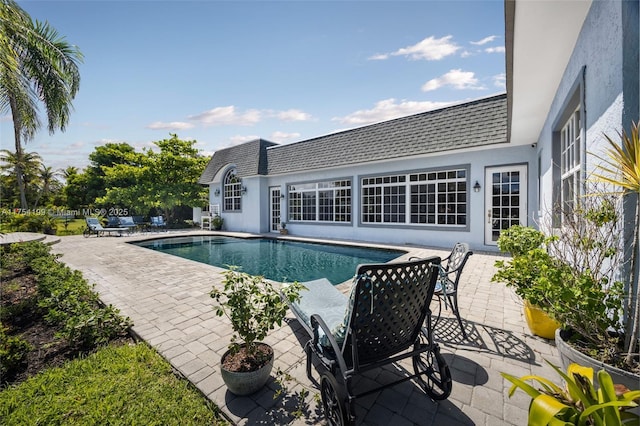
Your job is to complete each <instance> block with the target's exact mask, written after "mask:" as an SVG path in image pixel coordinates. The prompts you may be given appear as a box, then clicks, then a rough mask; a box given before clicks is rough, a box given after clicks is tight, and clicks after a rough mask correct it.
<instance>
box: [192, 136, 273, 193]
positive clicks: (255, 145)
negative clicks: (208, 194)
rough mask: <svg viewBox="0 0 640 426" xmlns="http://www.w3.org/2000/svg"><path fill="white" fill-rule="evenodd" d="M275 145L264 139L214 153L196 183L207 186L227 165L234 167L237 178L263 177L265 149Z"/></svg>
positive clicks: (265, 166)
mask: <svg viewBox="0 0 640 426" xmlns="http://www.w3.org/2000/svg"><path fill="white" fill-rule="evenodd" d="M273 145H277V144H276V143H274V142H269V141H266V140H264V139H256V140H253V141H251V142H247V143H243V144H242V145H236V146H232V147H230V148H225V149H221V150H218V151H216V152H214V154H213V156H212V157H211V160H209V163H208V164H207V167H206V168H205V170H204V172H203V173H202V176H200V179H199V180H198V183H201V184H208V183H210V182H212V181H213V179H214V177H215V176H216V174H217V173H218V172H219V171H220V169H222V168H223V167H226V166H228V165H229V164H234V165H235V166H236V173H237V175H238V177H245V176H253V175H264V174H266V173H267V154H266V150H267V147H270V146H273Z"/></svg>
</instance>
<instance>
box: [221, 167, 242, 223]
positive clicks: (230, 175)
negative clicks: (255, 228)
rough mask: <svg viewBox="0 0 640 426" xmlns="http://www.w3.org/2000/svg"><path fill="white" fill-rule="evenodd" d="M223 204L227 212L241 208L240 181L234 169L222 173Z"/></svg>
mask: <svg viewBox="0 0 640 426" xmlns="http://www.w3.org/2000/svg"><path fill="white" fill-rule="evenodd" d="M222 195H223V205H224V210H225V211H227V212H236V211H240V210H241V208H242V181H241V180H240V178H239V177H238V176H237V175H236V169H235V168H233V169H229V171H227V173H226V174H225V175H224V191H223V194H222Z"/></svg>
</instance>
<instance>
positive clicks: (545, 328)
mask: <svg viewBox="0 0 640 426" xmlns="http://www.w3.org/2000/svg"><path fill="white" fill-rule="evenodd" d="M524 317H525V319H526V320H527V325H528V326H529V330H531V332H532V333H533V334H535V335H536V336H540V337H544V338H545V339H553V338H555V335H556V330H557V329H558V328H560V323H558V322H557V321H555V320H553V319H551V317H549V315H547V314H546V313H544V312H543V311H542V310H540V308H538V307H537V306H535V305H532V304H531V303H529V302H528V301H526V300H525V302H524Z"/></svg>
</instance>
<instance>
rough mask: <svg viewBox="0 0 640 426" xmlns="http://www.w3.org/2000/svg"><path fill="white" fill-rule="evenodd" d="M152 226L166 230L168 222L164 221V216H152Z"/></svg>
mask: <svg viewBox="0 0 640 426" xmlns="http://www.w3.org/2000/svg"><path fill="white" fill-rule="evenodd" d="M151 227H152V228H157V229H160V228H163V229H164V230H165V231H166V229H167V222H165V221H164V217H162V216H151Z"/></svg>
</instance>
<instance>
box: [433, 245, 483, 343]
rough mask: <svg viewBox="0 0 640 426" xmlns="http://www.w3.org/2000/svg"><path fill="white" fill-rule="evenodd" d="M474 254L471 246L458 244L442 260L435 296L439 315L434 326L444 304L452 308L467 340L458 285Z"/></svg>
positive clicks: (438, 317) (437, 317)
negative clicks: (461, 315)
mask: <svg viewBox="0 0 640 426" xmlns="http://www.w3.org/2000/svg"><path fill="white" fill-rule="evenodd" d="M472 254H473V252H472V251H471V250H469V244H467V243H456V245H455V246H453V249H452V250H451V253H450V254H449V256H447V257H445V258H444V259H442V263H441V264H440V271H439V273H438V281H437V283H436V289H435V292H434V295H435V296H436V297H437V298H438V315H437V316H436V320H435V322H434V324H433V326H434V327H435V326H436V325H437V324H438V321H439V320H440V314H441V313H442V303H444V306H445V308H449V307H451V311H452V312H453V313H454V315H455V316H456V318H457V319H458V325H460V330H461V331H462V336H463V337H464V338H465V339H467V332H466V331H465V329H464V325H463V324H462V318H461V317H460V311H459V309H458V284H459V283H460V276H461V275H462V269H463V268H464V265H465V264H466V263H467V260H468V259H469V256H471V255H472Z"/></svg>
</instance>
